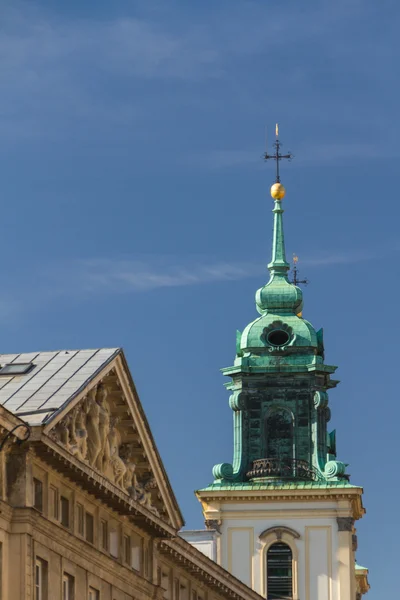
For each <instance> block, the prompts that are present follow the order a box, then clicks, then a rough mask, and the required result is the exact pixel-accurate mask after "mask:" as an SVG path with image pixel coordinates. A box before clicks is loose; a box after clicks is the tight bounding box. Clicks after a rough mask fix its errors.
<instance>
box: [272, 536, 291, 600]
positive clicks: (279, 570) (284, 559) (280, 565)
mask: <svg viewBox="0 0 400 600" xmlns="http://www.w3.org/2000/svg"><path fill="white" fill-rule="evenodd" d="M292 580H293V577H292V551H291V549H290V548H289V546H288V545H287V544H283V543H281V542H278V543H276V544H272V546H270V548H269V549H268V552H267V599H268V600H278V599H279V600H290V599H291V598H293V582H292Z"/></svg>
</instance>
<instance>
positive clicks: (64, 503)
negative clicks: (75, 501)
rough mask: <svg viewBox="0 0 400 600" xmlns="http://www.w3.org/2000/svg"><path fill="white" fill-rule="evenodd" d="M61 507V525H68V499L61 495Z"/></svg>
mask: <svg viewBox="0 0 400 600" xmlns="http://www.w3.org/2000/svg"><path fill="white" fill-rule="evenodd" d="M60 508H61V525H64V527H69V500H68V498H65V496H61V499H60Z"/></svg>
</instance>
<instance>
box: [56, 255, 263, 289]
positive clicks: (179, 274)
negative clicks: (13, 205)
mask: <svg viewBox="0 0 400 600" xmlns="http://www.w3.org/2000/svg"><path fill="white" fill-rule="evenodd" d="M260 270H261V269H260V268H259V265H254V264H248V263H240V262H239V263H228V262H224V261H220V262H219V261H218V262H208V263H203V264H201V263H199V262H193V264H189V265H188V264H186V265H182V264H171V263H169V264H168V261H165V260H156V261H154V260H152V261H149V260H147V261H146V260H109V259H104V260H98V259H96V260H84V261H80V262H78V263H75V264H74V265H70V266H69V267H68V268H67V269H66V271H64V272H63V275H62V280H63V281H64V282H65V281H71V280H74V284H75V285H78V288H79V290H80V292H83V293H84V294H91V293H94V292H96V293H97V292H101V291H102V292H104V293H115V292H117V293H124V292H125V293H126V292H146V291H149V290H153V289H156V288H165V287H181V286H190V285H200V284H210V283H218V282H222V281H234V280H237V279H243V278H245V277H252V276H254V275H257V274H258V273H259V272H260Z"/></svg>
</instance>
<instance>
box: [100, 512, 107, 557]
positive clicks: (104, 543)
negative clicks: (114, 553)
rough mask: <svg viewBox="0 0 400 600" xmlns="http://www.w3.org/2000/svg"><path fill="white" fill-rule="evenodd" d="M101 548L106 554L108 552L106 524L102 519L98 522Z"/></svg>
mask: <svg viewBox="0 0 400 600" xmlns="http://www.w3.org/2000/svg"><path fill="white" fill-rule="evenodd" d="M100 536H101V547H102V549H103V550H105V551H106V552H107V550H108V523H107V521H104V520H103V519H102V520H101V522H100Z"/></svg>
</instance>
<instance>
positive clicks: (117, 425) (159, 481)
mask: <svg viewBox="0 0 400 600" xmlns="http://www.w3.org/2000/svg"><path fill="white" fill-rule="evenodd" d="M44 433H45V434H47V435H48V436H49V437H50V438H52V440H54V441H56V442H57V444H60V445H61V446H62V447H63V448H64V449H66V450H67V451H68V452H69V453H70V454H71V456H73V457H74V458H75V459H78V460H80V461H81V462H83V463H84V464H85V465H86V466H89V467H90V468H91V469H93V470H94V471H96V472H97V473H100V474H101V475H102V476H103V477H104V478H106V479H107V480H108V481H109V482H111V483H112V484H113V485H115V486H117V487H118V488H120V489H121V490H122V491H124V492H125V493H126V494H128V495H129V496H130V497H131V498H132V499H133V500H135V501H136V502H138V503H139V504H141V505H142V506H144V507H145V508H146V509H148V510H149V511H151V512H152V513H154V514H155V515H156V516H158V517H160V518H161V519H162V520H164V521H165V522H167V523H168V524H169V525H172V526H173V527H174V528H176V529H180V528H181V526H182V524H183V519H182V516H181V513H180V510H179V506H178V504H177V501H176V499H175V496H174V494H173V491H172V488H171V486H170V483H169V481H168V477H167V474H166V472H165V469H164V467H163V464H162V461H161V458H160V456H159V453H158V451H157V448H156V445H155V442H154V440H153V437H152V434H151V431H150V428H149V425H148V422H147V419H146V416H145V414H144V411H143V408H142V405H141V403H140V400H139V397H138V395H137V392H136V389H135V386H134V383H133V380H132V377H131V374H130V372H129V369H128V366H127V364H126V361H125V358H124V355H123V352H122V351H120V352H119V353H118V355H117V356H116V357H115V358H114V359H113V360H112V361H111V362H110V363H108V364H107V365H106V367H105V368H104V370H102V371H100V372H98V373H97V374H96V376H95V377H94V378H93V379H92V380H91V381H89V382H88V384H87V386H86V388H85V389H83V390H82V391H81V393H80V394H79V395H78V396H75V397H74V398H71V399H70V400H69V401H67V402H66V403H65V404H64V406H63V408H62V409H61V410H60V411H57V414H55V415H53V416H52V418H51V419H50V420H49V421H48V423H47V424H46V426H45V428H44Z"/></svg>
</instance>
